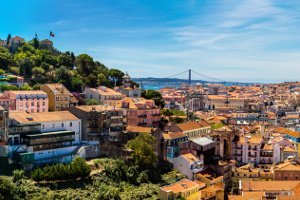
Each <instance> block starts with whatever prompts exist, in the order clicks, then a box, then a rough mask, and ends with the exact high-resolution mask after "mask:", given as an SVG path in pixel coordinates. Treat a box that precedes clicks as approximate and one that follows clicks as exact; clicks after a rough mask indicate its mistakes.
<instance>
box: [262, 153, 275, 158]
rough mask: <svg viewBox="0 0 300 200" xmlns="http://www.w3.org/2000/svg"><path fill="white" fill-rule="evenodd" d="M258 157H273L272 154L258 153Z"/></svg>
mask: <svg viewBox="0 0 300 200" xmlns="http://www.w3.org/2000/svg"><path fill="white" fill-rule="evenodd" d="M260 157H268V158H271V157H273V154H260Z"/></svg>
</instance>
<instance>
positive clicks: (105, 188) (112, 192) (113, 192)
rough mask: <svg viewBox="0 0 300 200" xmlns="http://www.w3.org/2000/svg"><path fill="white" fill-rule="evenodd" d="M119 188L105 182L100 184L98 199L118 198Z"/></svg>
mask: <svg viewBox="0 0 300 200" xmlns="http://www.w3.org/2000/svg"><path fill="white" fill-rule="evenodd" d="M120 192H121V191H120V188H118V187H114V186H110V185H107V184H101V185H100V187H99V196H98V199H99V200H100V199H101V200H120V199H121V198H120Z"/></svg>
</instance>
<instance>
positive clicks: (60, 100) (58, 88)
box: [40, 83, 78, 111]
mask: <svg viewBox="0 0 300 200" xmlns="http://www.w3.org/2000/svg"><path fill="white" fill-rule="evenodd" d="M40 89H41V90H42V91H44V92H46V93H47V94H48V99H49V111H60V110H65V109H67V108H69V107H72V106H76V105H77V103H78V101H77V99H76V98H75V97H74V96H73V94H72V93H71V92H70V91H69V90H68V89H67V88H66V87H65V86H64V85H63V84H60V83H55V84H44V85H41V86H40Z"/></svg>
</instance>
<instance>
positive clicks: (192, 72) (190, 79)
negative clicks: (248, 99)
mask: <svg viewBox="0 0 300 200" xmlns="http://www.w3.org/2000/svg"><path fill="white" fill-rule="evenodd" d="M183 74H188V79H187V80H188V84H189V85H190V84H192V74H193V75H196V76H198V77H201V78H204V80H209V81H213V82H221V83H232V82H230V81H225V80H222V79H218V78H215V77H212V76H207V75H205V74H202V73H199V72H196V71H194V70H191V69H188V70H185V71H183V72H180V73H176V74H173V75H171V76H167V77H164V78H176V77H178V76H180V75H183ZM209 81H207V82H209Z"/></svg>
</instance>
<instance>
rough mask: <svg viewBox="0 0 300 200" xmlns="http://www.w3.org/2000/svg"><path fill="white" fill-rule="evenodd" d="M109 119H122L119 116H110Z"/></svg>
mask: <svg viewBox="0 0 300 200" xmlns="http://www.w3.org/2000/svg"><path fill="white" fill-rule="evenodd" d="M110 118H111V119H122V118H123V116H122V115H121V116H120V115H113V116H111V117H110Z"/></svg>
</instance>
